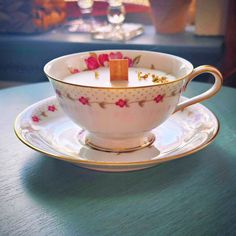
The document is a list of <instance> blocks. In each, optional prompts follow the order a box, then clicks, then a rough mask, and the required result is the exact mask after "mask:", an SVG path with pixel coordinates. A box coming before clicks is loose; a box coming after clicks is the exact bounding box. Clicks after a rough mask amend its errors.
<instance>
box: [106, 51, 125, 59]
mask: <svg viewBox="0 0 236 236" xmlns="http://www.w3.org/2000/svg"><path fill="white" fill-rule="evenodd" d="M122 58H123V55H122V53H121V52H111V53H110V54H109V59H122Z"/></svg>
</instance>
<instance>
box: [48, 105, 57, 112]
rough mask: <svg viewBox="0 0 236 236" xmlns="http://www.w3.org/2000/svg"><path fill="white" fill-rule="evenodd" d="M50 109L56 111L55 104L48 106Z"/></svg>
mask: <svg viewBox="0 0 236 236" xmlns="http://www.w3.org/2000/svg"><path fill="white" fill-rule="evenodd" d="M48 110H49V111H52V112H54V111H56V107H55V106H54V105H51V106H48Z"/></svg>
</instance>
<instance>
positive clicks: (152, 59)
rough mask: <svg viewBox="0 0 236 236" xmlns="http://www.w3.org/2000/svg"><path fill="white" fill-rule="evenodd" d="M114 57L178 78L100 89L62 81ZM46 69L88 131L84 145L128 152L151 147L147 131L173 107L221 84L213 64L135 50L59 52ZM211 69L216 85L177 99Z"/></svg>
mask: <svg viewBox="0 0 236 236" xmlns="http://www.w3.org/2000/svg"><path fill="white" fill-rule="evenodd" d="M114 58H116V59H117V58H118V59H119V58H127V59H128V60H129V65H130V66H132V67H137V68H152V69H153V70H155V69H156V70H160V71H164V72H165V73H167V74H171V75H173V76H175V77H176V80H174V81H169V82H167V83H159V84H153V85H150V84H149V85H147V86H137V87H102V82H101V86H93V85H91V84H88V85H80V84H79V80H78V84H72V83H69V82H67V81H66V80H65V78H66V77H67V76H68V75H70V74H71V73H72V74H74V73H78V78H79V73H80V72H81V71H86V70H95V69H97V68H99V67H105V66H107V65H108V61H109V60H110V59H114ZM44 71H45V73H46V75H47V76H48V78H49V80H50V82H51V83H52V85H53V87H54V89H55V92H56V94H57V99H58V101H59V104H60V105H61V107H62V108H63V110H64V111H65V113H66V114H67V115H68V116H69V117H70V118H71V119H72V120H73V121H74V122H76V123H77V124H78V125H79V126H80V127H82V128H83V129H85V130H87V131H88V133H87V135H86V139H87V143H88V144H89V145H91V146H92V147H96V148H97V149H100V150H106V151H119V152H126V151H132V150H137V149H140V148H142V147H145V146H148V145H151V144H152V142H153V141H154V136H153V135H152V134H151V133H150V131H151V130H152V129H153V128H155V127H158V126H159V125H161V124H162V123H163V122H164V121H166V120H167V119H168V118H169V117H170V116H171V115H172V114H173V113H174V112H175V111H178V110H180V109H183V108H184V107H186V106H189V105H192V104H194V103H196V102H200V101H202V100H204V99H207V98H210V97H211V96H213V95H214V94H215V93H216V92H218V91H219V89H220V87H221V84H222V77H221V74H220V72H219V71H218V70H217V69H216V68H213V67H211V66H202V67H198V68H196V69H193V66H192V64H191V63H190V62H188V61H186V60H185V59H183V58H180V57H176V56H173V55H169V54H163V53H157V52H149V51H137V50H120V51H96V52H83V53H77V54H71V55H67V56H63V57H60V58H57V59H54V60H52V61H50V62H49V63H48V64H46V65H45V67H44ZM206 72H207V73H211V74H213V76H214V77H215V84H214V85H213V86H212V88H211V89H209V90H208V91H206V92H205V93H202V94H200V95H198V96H196V97H194V98H190V99H189V100H187V101H185V102H183V103H179V98H180V96H181V93H182V91H183V90H184V89H185V88H186V86H187V84H188V82H190V81H191V80H192V79H193V78H194V77H195V76H196V75H198V74H201V73H206Z"/></svg>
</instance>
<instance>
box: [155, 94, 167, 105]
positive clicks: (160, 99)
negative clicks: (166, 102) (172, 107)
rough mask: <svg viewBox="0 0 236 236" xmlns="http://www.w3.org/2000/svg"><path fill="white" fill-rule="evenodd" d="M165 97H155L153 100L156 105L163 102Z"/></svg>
mask: <svg viewBox="0 0 236 236" xmlns="http://www.w3.org/2000/svg"><path fill="white" fill-rule="evenodd" d="M164 96H165V95H160V94H159V95H157V96H156V97H155V98H154V101H155V102H156V103H159V102H163V98H164Z"/></svg>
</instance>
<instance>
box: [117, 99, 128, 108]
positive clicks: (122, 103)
mask: <svg viewBox="0 0 236 236" xmlns="http://www.w3.org/2000/svg"><path fill="white" fill-rule="evenodd" d="M116 105H117V106H119V107H127V106H128V105H127V101H126V100H124V99H119V100H118V101H117V102H116Z"/></svg>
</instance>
